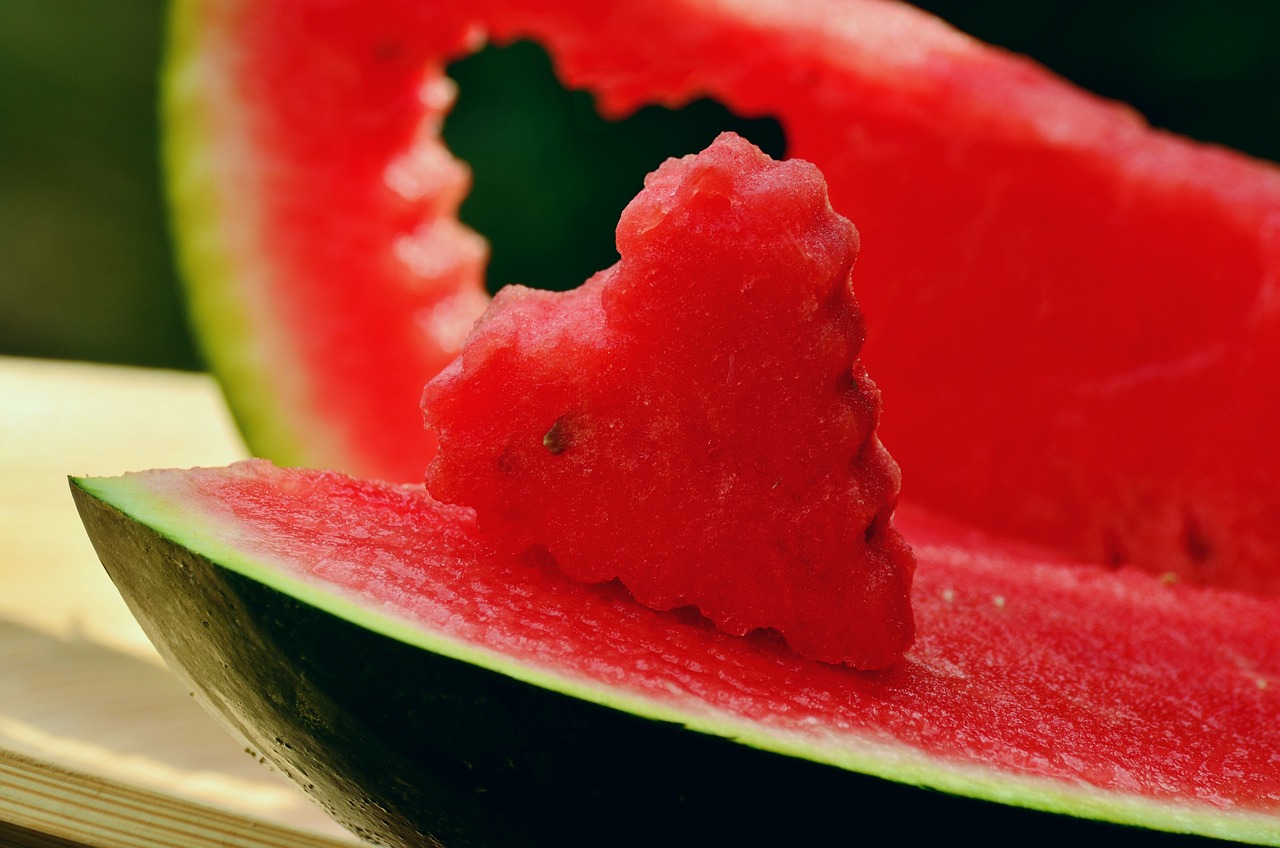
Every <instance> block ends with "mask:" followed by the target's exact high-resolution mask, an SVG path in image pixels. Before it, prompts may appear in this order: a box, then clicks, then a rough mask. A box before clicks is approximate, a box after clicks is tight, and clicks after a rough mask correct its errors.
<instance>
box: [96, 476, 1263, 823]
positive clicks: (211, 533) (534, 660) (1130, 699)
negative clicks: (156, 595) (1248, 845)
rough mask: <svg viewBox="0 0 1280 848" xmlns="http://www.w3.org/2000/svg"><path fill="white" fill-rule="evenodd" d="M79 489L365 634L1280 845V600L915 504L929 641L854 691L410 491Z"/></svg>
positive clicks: (1096, 813)
mask: <svg viewBox="0 0 1280 848" xmlns="http://www.w3.org/2000/svg"><path fill="white" fill-rule="evenodd" d="M80 485H81V486H82V487H84V488H85V489H86V490H87V491H89V492H90V493H94V494H95V495H96V496H98V497H101V498H104V499H106V500H107V501H108V502H109V503H112V504H115V505H116V507H117V508H119V509H121V510H123V511H124V512H125V513H126V514H127V515H129V516H132V518H133V519H134V520H137V521H142V522H145V523H146V524H148V525H149V526H151V527H153V528H154V529H155V530H156V531H158V532H159V533H161V534H162V535H164V536H166V537H168V538H171V539H175V540H177V541H178V542H179V543H180V544H182V545H184V546H186V547H188V548H189V549H191V550H194V551H196V552H198V553H200V554H202V555H204V556H207V557H210V558H212V559H213V561H214V562H217V563H221V564H223V566H224V567H225V568H230V569H233V570H238V571H241V572H242V573H245V574H248V575H250V576H255V577H256V578H257V579H259V580H264V581H267V582H269V583H270V584H271V585H273V586H277V587H281V586H284V587H285V589H284V590H286V591H291V592H296V594H297V596H298V597H302V598H306V599H308V600H309V602H310V603H320V604H334V603H345V602H348V601H349V602H354V603H355V604H358V605H359V606H360V607H361V612H360V613H359V616H360V617H359V620H361V621H363V622H364V623H365V626H368V627H373V628H376V629H380V630H381V631H382V632H387V633H395V634H398V638H402V639H409V640H413V639H422V640H425V641H424V642H423V643H422V644H424V645H425V646H426V647H428V648H429V649H430V650H433V651H437V652H440V653H443V654H445V655H447V656H455V657H460V658H463V659H465V660H466V661H468V662H472V663H477V664H480V665H483V666H485V667H488V668H494V669H498V670H501V671H503V672H504V673H508V674H512V675H515V676H517V677H518V678H519V679H522V680H525V681H529V682H533V683H537V684H540V685H543V686H547V687H549V688H551V689H554V690H558V691H564V692H571V693H574V694H577V695H579V696H580V697H584V698H587V699H589V700H596V701H598V702H601V703H606V704H610V705H614V706H620V707H622V708H625V709H627V710H629V711H631V712H635V713H639V714H641V715H646V716H650V717H652V718H656V719H661V720H664V721H669V722H676V723H679V724H685V725H687V726H689V727H692V728H694V729H698V730H703V731H707V732H711V733H716V734H721V735H726V736H730V737H733V738H737V739H739V740H740V741H742V742H744V743H746V744H749V745H754V746H759V747H763V748H766V749H770V750H776V751H782V752H784V753H788V754H792V755H795V756H803V757H812V758H814V759H817V760H819V761H820V762H828V763H832V764H835V765H841V766H844V767H846V768H852V769H855V770H859V771H866V772H868V773H871V774H876V775H880V776H884V777H890V778H893V779H895V780H901V781H905V782H908V783H919V784H923V785H926V786H931V787H934V788H939V789H944V790H947V791H951V792H958V793H962V794H965V795H971V796H976V797H983V798H989V799H992V800H1000V801H1004V802H1008V803H1016V804H1025V805H1028V806H1033V807H1038V808H1041V809H1049V810H1058V811H1063V812H1071V813H1075V814H1077V815H1088V816H1093V817H1099V818H1103V819H1107V820H1111V821H1119V822H1128V823H1136V824H1144V825H1146V826H1149V827H1157V828H1161V829H1167V830H1174V831H1180V830H1190V831H1192V832H1198V833H1204V834H1217V835H1224V836H1229V837H1232V838H1236V839H1243V840H1248V841H1259V842H1268V843H1275V842H1276V840H1277V838H1278V833H1280V832H1278V831H1277V828H1276V818H1275V816H1276V804H1277V799H1278V798H1280V769H1277V768H1276V752H1277V751H1280V711H1278V710H1280V699H1278V698H1277V697H1276V692H1277V683H1278V681H1280V643H1277V640H1276V638H1275V635H1276V633H1280V606H1277V605H1276V604H1275V603H1273V602H1272V601H1270V600H1269V599H1262V598H1258V597H1255V596H1250V595H1246V594H1243V593H1237V592H1231V591H1225V590H1217V589H1209V588H1198V587H1192V586H1187V585H1185V584H1181V583H1174V582H1168V581H1161V580H1159V579H1158V578H1156V577H1154V576H1149V575H1145V574H1142V573H1140V572H1136V571H1124V572H1109V571H1105V570H1102V569H1090V568H1079V567H1072V563H1071V562H1070V561H1068V560H1065V559H1063V558H1062V557H1061V556H1060V555H1059V554H1057V553H1055V552H1052V551H1046V550H1043V549H1038V548H1036V547H1033V546H1030V545H1026V544H1014V543H1010V542H1008V541H1003V540H1000V539H998V538H995V537H992V536H990V535H987V534H984V533H981V532H977V531H973V530H971V529H965V528H962V527H957V526H956V525H955V524H953V523H951V522H949V520H946V519H942V518H939V517H937V516H935V515H932V514H930V513H927V512H923V511H920V510H918V509H913V508H910V507H909V506H904V507H903V508H902V509H901V510H900V511H899V524H900V525H901V527H902V529H903V531H904V533H905V534H907V535H908V536H909V538H911V539H913V540H915V544H916V552H917V555H918V557H919V561H920V565H919V571H918V575H917V579H916V583H915V587H914V598H915V610H916V616H917V624H918V633H919V636H918V638H917V641H916V643H915V645H914V647H913V648H912V649H911V651H909V652H908V654H907V655H906V657H905V659H904V661H903V662H902V663H901V664H900V665H899V666H897V667H895V668H894V669H892V670H890V671H887V672H882V673H878V674H866V673H862V672H855V671H852V670H850V669H847V668H844V667H841V666H835V665H827V664H823V663H814V662H808V661H805V660H803V659H802V658H800V657H799V656H797V655H796V654H795V653H794V652H792V651H790V650H788V649H787V648H786V647H785V646H783V645H781V644H780V643H778V641H777V640H776V639H770V638H768V637H767V636H766V635H764V634H756V635H754V636H751V637H747V638H743V637H736V636H729V635H727V634H725V633H722V632H720V631H719V630H717V629H715V628H712V627H710V626H708V625H707V623H706V621H705V620H704V619H700V618H697V617H691V616H688V615H684V614H682V613H681V612H680V611H674V612H670V613H659V612H654V611H652V610H649V609H646V608H644V607H641V606H640V605H638V604H636V603H635V602H634V601H633V600H632V599H631V598H630V597H629V596H628V595H627V594H626V593H625V592H623V591H621V590H620V589H619V588H618V587H617V585H616V584H605V585H602V586H588V585H586V584H583V583H581V582H578V581H574V580H571V579H567V578H565V577H564V576H563V575H562V574H561V573H560V572H559V571H558V570H556V569H545V568H544V569H540V568H531V567H530V565H529V563H527V562H524V561H520V560H518V559H516V558H515V557H513V556H511V555H509V554H506V553H504V552H502V551H500V550H496V549H494V548H493V546H492V543H491V541H490V539H489V536H488V534H485V533H483V532H481V531H480V530H479V529H478V528H477V527H476V525H475V517H474V513H473V512H471V511H470V510H466V509H463V508H459V507H453V506H449V505H445V504H440V503H438V502H436V501H434V500H433V499H431V498H430V497H429V496H428V495H427V494H426V492H425V490H424V489H423V488H422V487H421V486H409V485H406V486H390V485H385V484H379V483H372V482H366V481H358V480H352V479H349V478H346V477H343V476H341V475H338V474H334V473H330V472H312V471H303V470H287V469H279V468H276V467H273V466H272V465H270V464H268V463H267V462H265V461H261V460H253V461H248V462H244V463H240V464H237V465H235V466H232V467H230V468H227V469H196V470H191V471H153V472H145V473H142V474H131V475H126V476H125V477H121V478H114V479H109V480H87V481H82V482H81V483H80ZM99 541H100V542H101V543H104V544H109V543H110V540H109V539H102V540H99ZM127 565H128V566H129V567H135V568H142V567H144V566H143V564H142V563H140V562H138V561H137V560H136V557H135V558H134V559H132V560H131V561H130V562H128V563H127ZM165 567H169V566H167V565H166V566H165ZM290 580H297V581H301V583H302V584H303V585H304V586H310V587H316V586H318V587H321V588H323V589H325V590H326V591H328V592H332V593H334V597H333V598H328V597H326V596H324V595H318V594H317V593H316V592H314V591H313V590H309V589H308V590H301V591H300V590H292V589H288V586H289V583H288V582H287V581H290ZM531 601H533V602H531ZM326 609H329V611H330V612H333V613H334V614H340V615H344V616H347V617H355V614H354V613H353V612H352V611H351V610H350V609H344V608H338V607H335V606H326ZM380 621H381V622H382V623H379V622H380ZM404 623H408V624H409V625H410V628H412V629H406V628H405V627H404V626H403V624H404ZM175 635H176V637H177V638H178V639H179V640H183V639H189V634H175ZM215 662H216V657H215ZM244 673H246V674H252V673H253V671H252V670H245V672H244ZM230 708H231V709H232V710H233V711H234V709H235V707H234V706H232V707H230ZM236 717H238V713H237V716H236ZM264 732H266V733H268V734H269V733H270V732H271V730H270V728H267V729H266V730H264ZM286 753H287V752H286ZM619 767H621V768H625V767H626V764H625V763H622V764H619ZM801 814H804V813H801Z"/></svg>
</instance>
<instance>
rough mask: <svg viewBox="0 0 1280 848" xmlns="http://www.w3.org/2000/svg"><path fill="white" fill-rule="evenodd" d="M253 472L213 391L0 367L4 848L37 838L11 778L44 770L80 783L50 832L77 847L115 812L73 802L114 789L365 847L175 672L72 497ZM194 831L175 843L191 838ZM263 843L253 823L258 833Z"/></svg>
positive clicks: (47, 813)
mask: <svg viewBox="0 0 1280 848" xmlns="http://www.w3.org/2000/svg"><path fill="white" fill-rule="evenodd" d="M243 456H245V449H244V447H243V445H242V443H241V442H240V440H239V436H238V435H237V433H236V430H235V427H234V425H233V424H232V422H231V419H230V416H229V414H228V413H227V411H226V407H225V405H224V404H223V402H222V398H221V395H220V393H219V391H218V389H217V387H216V385H215V384H214V383H213V382H212V381H211V380H210V379H209V378H207V377H206V376H204V375H197V374H185V373H177V372H165V371H148V370H142V369H130V368H119V367H111V366H99V365H86V364H78V363H60V362H47V361H36V360H24V359H13V358H5V357H0V552H2V553H3V556H0V761H2V762H3V766H4V768H3V769H0V773H5V774H8V775H10V778H7V779H3V780H0V823H3V824H4V825H6V826H7V827H8V828H9V830H8V831H5V830H0V836H3V837H4V841H5V842H6V844H9V843H12V842H14V841H15V840H16V839H17V836H16V834H18V833H20V832H25V831H24V828H26V826H25V825H20V824H19V823H18V822H17V821H16V819H17V818H18V817H19V810H18V807H17V806H16V803H17V802H16V801H15V800H14V798H15V794H14V793H15V792H16V793H17V796H16V797H22V791H21V790H18V789H15V788H14V787H15V786H18V785H20V783H21V781H18V780H17V779H16V778H14V777H13V776H14V775H16V776H18V777H31V776H32V775H33V774H34V773H35V772H34V771H33V769H35V766H36V765H38V766H39V767H40V768H41V769H44V771H41V772H40V773H41V774H44V775H45V777H44V778H43V779H44V780H45V781H46V783H48V781H50V780H52V778H50V777H49V775H54V776H57V775H71V776H74V777H75V780H73V781H71V782H70V783H68V782H67V781H57V780H55V781H53V782H54V783H55V784H57V785H60V786H61V787H62V789H61V790H60V791H63V792H70V793H71V794H70V796H69V797H70V798H72V799H73V800H71V801H68V800H66V798H61V800H59V798H60V796H57V795H56V794H54V795H48V797H47V798H46V801H47V805H52V806H51V807H47V808H39V809H43V810H44V812H43V813H42V814H41V816H43V818H41V816H37V818H38V819H40V820H42V821H63V822H66V823H67V824H68V827H69V828H70V830H69V831H68V832H80V831H77V830H76V829H75V827H72V825H76V823H77V821H78V818H79V817H80V816H81V815H82V814H83V815H84V816H88V823H89V824H93V823H94V822H95V821H99V820H100V817H101V813H102V810H104V809H105V810H110V809H111V806H110V803H108V804H106V805H105V806H104V805H102V804H96V805H90V806H83V805H81V806H77V804H78V803H79V802H77V801H75V800H74V799H75V798H76V797H79V796H77V795H76V791H75V790H74V787H75V786H81V787H83V786H86V785H92V786H96V787H97V790H96V791H97V792H98V793H99V794H100V793H101V792H103V791H106V789H104V787H115V788H114V790H113V791H118V792H123V793H125V794H126V796H128V797H134V795H133V794H131V793H134V794H136V793H141V794H143V795H145V794H146V793H148V792H154V793H162V794H163V796H165V797H168V798H172V799H173V800H172V802H171V803H172V809H175V810H187V811H189V810H190V809H199V808H198V807H191V806H190V805H192V804H195V805H211V806H212V807H215V808H218V809H219V810H222V811H225V813H226V814H227V815H229V816H230V817H231V818H238V817H246V818H248V819H252V820H260V821H261V822H265V823H271V824H273V825H279V826H281V827H283V828H290V829H296V830H299V831H304V832H308V833H314V834H326V835H328V836H330V837H334V838H338V839H341V840H343V841H346V842H352V841H354V838H353V837H351V836H349V835H348V834H346V832H345V831H343V830H341V829H340V828H339V827H338V826H337V825H336V824H334V823H332V822H331V821H330V820H329V819H328V818H327V817H326V816H325V815H324V814H323V813H322V812H321V811H320V810H319V809H318V808H316V807H315V806H314V805H313V804H312V803H311V801H309V800H308V799H307V798H305V797H304V796H303V795H302V794H301V793H300V792H298V791H297V790H296V789H295V788H294V787H293V786H292V785H290V784H289V783H287V782H286V781H285V780H284V779H283V778H281V777H279V776H278V775H276V774H274V773H272V772H271V771H269V770H268V769H267V768H266V767H265V766H263V765H261V764H260V763H259V762H258V761H257V759H256V758H255V757H253V756H251V755H249V754H247V753H246V752H245V750H244V746H243V745H242V744H240V743H239V742H238V741H237V740H235V739H234V738H233V737H232V736H230V735H229V734H228V733H227V732H226V731H225V730H223V729H222V727H221V726H220V725H218V724H217V723H216V722H215V721H214V720H213V719H212V718H210V717H209V716H208V715H207V714H206V713H205V712H204V710H203V709H201V708H200V707H199V706H198V705H197V704H196V703H195V702H194V701H193V700H192V699H191V697H190V695H189V693H188V692H187V691H186V690H185V688H184V687H183V686H182V685H181V684H180V683H179V682H178V681H177V678H175V677H173V676H172V675H170V674H169V672H168V671H167V670H166V669H165V668H164V666H163V663H162V662H161V661H160V658H159V656H158V655H157V654H156V653H155V651H154V650H153V649H152V648H151V646H150V644H149V643H148V642H147V640H146V637H145V636H144V635H143V634H142V631H141V629H140V628H138V626H137V624H136V623H135V622H134V621H133V618H132V616H131V615H130V614H129V611H128V609H127V608H126V607H125V605H124V602H123V601H122V600H121V599H120V597H119V596H118V595H117V594H116V592H115V589H114V587H113V586H112V585H111V581H110V580H109V579H108V578H107V577H106V574H105V573H104V572H103V570H102V567H101V566H100V565H99V563H98V559H97V556H96V555H95V554H94V551H93V548H92V546H91V545H90V544H89V541H88V538H87V537H86V536H85V534H84V531H83V529H82V528H81V526H80V521H79V518H78V516H77V515H76V511H75V508H74V506H73V505H72V502H71V496H70V494H69V492H68V488H67V479H66V478H67V475H69V474H74V475H85V474H93V475H114V474H120V473H123V472H125V471H131V470H139V469H143V468H153V467H188V466H193V465H225V464H227V463H229V462H233V461H235V460H236V459H240V458H242V457H243ZM15 763H17V764H18V765H14V764H15ZM23 763H27V764H35V765H31V766H30V767H24V766H23V765H22V764H23ZM77 781H79V782H77ZM85 781H88V783H85ZM117 783H118V784H119V786H115V785H116V784H117ZM28 788H29V787H28ZM6 793H8V794H6ZM91 794H92V793H91ZM95 797H96V796H95ZM139 797H141V795H139ZM33 798H37V800H38V797H37V796H33ZM31 803H33V804H34V803H36V802H35V800H32V801H31ZM112 803H113V802H112ZM47 805H46V806H47ZM28 806H29V805H28ZM37 806H38V805H37ZM163 809H170V808H169V807H164V808H163ZM23 815H28V816H29V815H30V810H28V811H27V813H23ZM159 815H162V816H163V814H162V813H161V814H159ZM210 815H212V814H210ZM179 818H180V819H181V817H179ZM215 818H216V817H215ZM219 820H221V819H219ZM84 824H85V822H84V821H79V824H78V825H77V826H79V825H84ZM264 826H265V825H264ZM182 827H186V825H182V826H181V827H179V829H178V830H175V831H174V833H177V834H182V833H186V831H184V830H182V829H181V828H182ZM256 828H257V825H253V824H252V823H250V824H249V825H247V830H246V833H250V834H251V833H253V832H255V829H256ZM27 829H29V828H27ZM86 832H91V831H86ZM273 832H274V831H273ZM281 832H284V833H287V832H288V831H281ZM99 835H101V834H99ZM175 838H176V837H175ZM273 838H276V837H273ZM32 844H42V843H38V842H37V843H32ZM44 844H51V845H52V844H63V843H62V842H60V841H57V840H52V841H49V842H47V843H44ZM70 844H92V845H98V844H101V845H109V844H113V843H111V842H110V841H102V842H94V841H89V842H84V843H80V842H75V841H72V842H71V843H70ZM128 844H134V843H128ZM145 844H151V843H145ZM156 844H169V843H164V842H160V843H156ZM173 844H191V840H190V839H188V840H187V841H186V842H181V841H179V842H175V843H173ZM218 844H223V843H218ZM225 844H228V845H232V844H234V845H241V844H244V845H257V844H295V843H290V842H284V843H276V842H272V843H258V842H253V841H249V842H243V843H242V842H231V841H229V842H226V843H225ZM296 844H298V845H306V844H312V843H310V842H305V841H304V842H298V843H296Z"/></svg>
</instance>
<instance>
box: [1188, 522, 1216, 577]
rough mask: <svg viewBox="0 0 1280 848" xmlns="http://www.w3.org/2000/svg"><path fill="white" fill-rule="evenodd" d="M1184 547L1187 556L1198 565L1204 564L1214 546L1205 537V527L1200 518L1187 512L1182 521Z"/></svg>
mask: <svg viewBox="0 0 1280 848" xmlns="http://www.w3.org/2000/svg"><path fill="white" fill-rule="evenodd" d="M1182 548H1183V550H1185V551H1186V552H1187V556H1189V557H1190V558H1191V561H1192V562H1194V563H1196V564H1197V565H1204V564H1205V563H1206V562H1208V561H1209V557H1210V556H1212V554H1213V548H1212V547H1211V546H1210V545H1209V540H1208V538H1206V537H1205V532H1204V527H1203V526H1202V525H1201V524H1200V521H1199V519H1197V518H1196V517H1195V516H1194V515H1191V514H1190V513H1187V514H1186V515H1185V516H1184V517H1183V522H1182Z"/></svg>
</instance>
